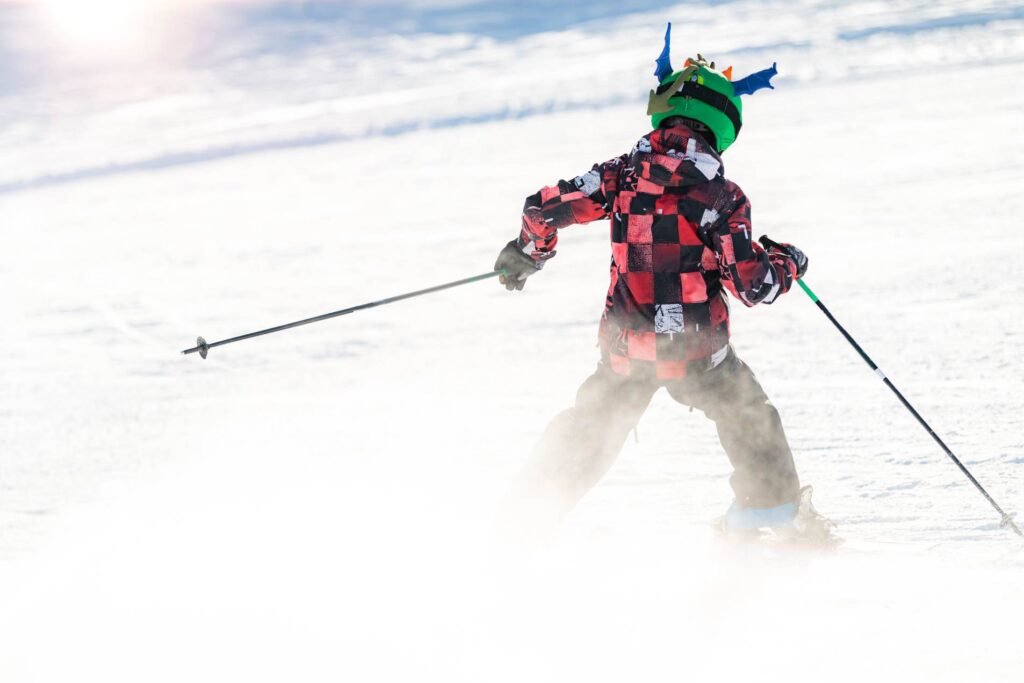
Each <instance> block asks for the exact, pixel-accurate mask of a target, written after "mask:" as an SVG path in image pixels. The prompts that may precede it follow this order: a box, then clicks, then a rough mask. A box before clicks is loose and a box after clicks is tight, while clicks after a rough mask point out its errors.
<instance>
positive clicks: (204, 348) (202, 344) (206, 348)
mask: <svg viewBox="0 0 1024 683" xmlns="http://www.w3.org/2000/svg"><path fill="white" fill-rule="evenodd" d="M196 351H198V352H199V356H200V357H201V358H203V359H205V358H206V354H208V353H209V352H210V345H209V344H207V343H206V340H205V339H203V338H202V337H196V345H195V346H193V347H192V348H191V349H185V350H184V351H182V352H181V355H183V356H187V355H188V354H190V353H195V352H196Z"/></svg>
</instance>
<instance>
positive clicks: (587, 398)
mask: <svg viewBox="0 0 1024 683" xmlns="http://www.w3.org/2000/svg"><path fill="white" fill-rule="evenodd" d="M661 387H665V388H666V389H667V390H668V393H669V395H670V396H672V398H674V399H675V400H676V401H678V402H679V403H681V404H683V405H685V406H691V407H692V408H695V409H697V410H700V411H702V412H703V413H704V414H705V415H706V416H707V417H708V418H709V419H711V420H712V421H714V423H715V426H716V427H717V429H718V437H719V440H720V441H721V443H722V447H723V448H724V449H725V453H726V455H727V456H728V457H729V461H730V463H731V464H732V467H733V473H732V476H731V478H730V484H731V485H732V489H733V492H734V494H735V498H736V502H737V503H738V504H739V505H741V506H746V507H757V508H766V507H774V506H776V505H781V504H783V503H788V502H793V501H796V500H797V498H798V497H799V491H800V481H799V478H798V477H797V473H796V467H795V465H794V463H793V454H792V452H791V451H790V449H789V444H788V442H787V441H786V435H785V433H784V432H783V429H782V421H781V420H780V418H779V413H778V411H777V410H776V409H775V407H774V406H773V405H772V404H771V402H770V401H769V400H768V397H767V396H766V395H765V393H764V390H763V389H762V388H761V385H760V384H759V383H758V381H757V378H756V377H755V376H754V373H753V372H752V371H751V370H750V368H749V367H748V366H747V364H746V363H744V362H743V361H742V360H740V359H739V358H738V357H737V356H736V354H735V352H733V351H732V349H730V351H729V355H728V357H727V358H726V359H725V360H724V361H723V362H722V363H721V364H720V365H718V366H717V367H715V368H713V369H712V370H709V371H707V372H705V373H702V374H694V375H690V376H687V377H685V378H683V379H681V380H671V381H667V382H666V381H664V380H654V379H650V380H643V379H637V378H633V377H629V376H624V375H619V374H617V373H615V372H613V371H612V370H611V369H610V368H609V367H608V366H607V365H606V364H603V363H600V364H598V368H597V371H596V372H595V373H594V374H593V375H591V376H590V377H589V378H588V379H587V380H586V381H585V382H583V385H582V386H580V388H579V391H578V392H577V394H576V404H575V405H574V406H573V407H572V408H569V409H568V410H565V411H563V412H562V413H560V414H558V415H557V416H556V417H555V418H554V419H553V420H552V421H551V423H550V424H548V426H547V428H546V429H545V431H544V434H543V435H542V436H541V439H540V442H539V443H538V444H537V446H536V448H535V449H534V452H533V454H532V455H531V457H530V459H529V461H528V462H527V464H526V466H525V467H524V469H523V471H522V472H521V473H520V475H519V478H518V480H517V482H516V485H515V490H514V492H513V498H514V499H515V500H516V501H517V503H516V507H517V508H519V511H518V513H516V514H525V515H527V516H530V517H536V519H533V520H532V523H531V522H528V521H527V520H525V519H524V520H521V521H523V522H525V523H527V526H535V525H536V524H543V525H545V526H547V525H550V524H557V522H558V521H559V520H560V519H561V518H562V517H563V516H564V515H565V514H566V513H567V512H568V511H569V510H570V509H571V508H572V507H573V506H574V505H575V504H576V503H577V502H578V501H579V500H580V499H581V498H582V497H583V496H584V495H585V494H586V493H587V491H589V490H590V489H591V488H592V487H593V486H594V485H595V484H597V482H598V481H599V480H600V479H601V477H603V476H604V474H605V473H606V472H607V471H608V469H609V468H610V467H611V465H612V463H613V462H614V461H615V458H616V457H617V456H618V454H619V451H620V450H621V449H622V446H623V444H624V442H625V440H626V437H627V436H628V434H629V432H630V431H631V430H632V429H633V428H634V427H635V426H636V424H637V422H639V420H640V417H641V416H642V415H643V413H644V411H645V410H646V409H647V406H648V405H649V404H650V401H651V398H652V397H653V396H654V394H655V392H657V391H658V389H659V388H661ZM524 505H525V507H524ZM528 508H532V509H530V510H529V511H527V509H528Z"/></svg>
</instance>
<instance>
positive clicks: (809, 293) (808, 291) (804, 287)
mask: <svg viewBox="0 0 1024 683" xmlns="http://www.w3.org/2000/svg"><path fill="white" fill-rule="evenodd" d="M796 283H797V284H798V285H800V289H802V290H804V293H805V294H806V295H807V296H809V297H811V301H813V302H814V303H818V295H817V294H815V293H814V292H812V291H811V288H810V287H808V286H807V285H805V284H804V281H803V280H797V281H796Z"/></svg>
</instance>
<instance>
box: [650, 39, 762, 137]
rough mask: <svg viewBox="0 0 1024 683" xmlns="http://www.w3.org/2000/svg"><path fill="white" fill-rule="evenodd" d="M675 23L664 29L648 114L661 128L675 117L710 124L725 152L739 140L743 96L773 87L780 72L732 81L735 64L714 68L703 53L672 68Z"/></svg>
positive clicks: (655, 126)
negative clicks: (670, 57) (662, 44)
mask: <svg viewBox="0 0 1024 683" xmlns="http://www.w3.org/2000/svg"><path fill="white" fill-rule="evenodd" d="M671 33H672V24H669V25H668V29H667V30H666V31H665V47H664V48H663V49H662V51H661V56H660V57H658V60H657V65H658V66H657V69H656V70H655V72H654V75H655V76H656V77H657V78H658V83H659V85H658V89H657V90H652V91H651V95H650V99H649V100H648V102H647V115H648V116H650V117H651V125H652V126H653V127H654V128H658V127H659V126H660V125H661V122H662V121H664V120H665V119H667V118H669V117H672V116H682V117H684V118H688V119H693V120H694V121H699V122H700V123H702V124H704V125H705V126H707V128H708V129H709V130H710V131H711V133H712V134H714V136H715V148H716V149H717V151H718V152H720V153H721V152H724V151H725V150H726V149H727V148H728V147H729V145H731V144H732V143H733V142H735V141H736V136H737V135H739V132H740V128H742V127H743V103H742V102H741V101H740V96H741V95H750V94H752V93H754V92H757V91H758V90H760V89H761V88H772V89H774V86H773V85H772V84H771V79H772V77H773V76H775V75H776V74H777V73H778V70H777V69H776V68H775V64H772V68H770V69H764V70H763V71H758V72H757V73H753V74H751V75H749V76H747V77H746V78H743V79H740V80H739V81H733V80H732V67H731V66H730V67H729V68H728V69H726V70H725V71H718V70H716V69H715V63H714V62H708V61H707V60H705V59H704V57H702V56H701V55H699V54H698V55H697V58H696V59H687V60H686V64H685V68H684V69H683V70H682V71H673V69H672V64H671V61H670V59H669V44H670V39H671Z"/></svg>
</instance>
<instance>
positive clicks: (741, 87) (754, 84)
mask: <svg viewBox="0 0 1024 683" xmlns="http://www.w3.org/2000/svg"><path fill="white" fill-rule="evenodd" d="M776 64H777V62H772V68H770V69H764V70H763V71H758V72H757V73H753V74H750V75H749V76H747V77H746V78H741V79H740V80H738V81H733V82H732V89H733V92H734V93H736V97H739V96H740V95H753V94H754V93H756V92H757V91H758V90H760V89H761V88H771V89H772V90H775V86H774V85H772V76H776V75H778V73H779V70H778V69H776V68H775V65H776Z"/></svg>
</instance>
